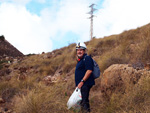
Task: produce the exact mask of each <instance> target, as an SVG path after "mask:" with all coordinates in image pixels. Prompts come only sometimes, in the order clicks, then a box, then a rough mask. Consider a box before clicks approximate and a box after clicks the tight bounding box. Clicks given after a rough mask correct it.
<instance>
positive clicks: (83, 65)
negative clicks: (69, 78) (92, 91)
mask: <svg viewBox="0 0 150 113" xmlns="http://www.w3.org/2000/svg"><path fill="white" fill-rule="evenodd" d="M93 67H94V63H93V59H92V58H91V57H90V56H88V55H87V54H84V55H83V58H82V59H80V61H78V63H77V65H76V70H75V83H76V86H77V85H78V84H79V83H80V82H81V80H82V79H83V77H84V75H85V73H86V71H87V70H92V71H93ZM83 85H89V86H92V85H95V81H94V78H93V75H92V74H91V75H90V77H89V78H88V79H87V80H86V81H85V83H84V84H83Z"/></svg>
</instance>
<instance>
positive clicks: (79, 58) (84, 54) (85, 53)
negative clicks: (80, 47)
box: [78, 53, 87, 61]
mask: <svg viewBox="0 0 150 113" xmlns="http://www.w3.org/2000/svg"><path fill="white" fill-rule="evenodd" d="M86 55H87V54H86V53H84V55H83V56H82V58H78V61H80V60H82V59H83V58H84V57H85V56H86Z"/></svg>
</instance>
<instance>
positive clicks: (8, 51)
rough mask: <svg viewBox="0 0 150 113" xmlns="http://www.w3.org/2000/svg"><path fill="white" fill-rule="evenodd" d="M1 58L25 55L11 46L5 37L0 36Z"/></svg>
mask: <svg viewBox="0 0 150 113" xmlns="http://www.w3.org/2000/svg"><path fill="white" fill-rule="evenodd" d="M0 56H10V57H18V56H23V54H22V53H21V52H20V51H19V50H17V49H16V48H15V47H14V46H13V45H11V44H10V43H9V42H8V41H7V40H6V39H5V37H4V36H0Z"/></svg>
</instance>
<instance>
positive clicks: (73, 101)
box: [67, 88, 82, 110]
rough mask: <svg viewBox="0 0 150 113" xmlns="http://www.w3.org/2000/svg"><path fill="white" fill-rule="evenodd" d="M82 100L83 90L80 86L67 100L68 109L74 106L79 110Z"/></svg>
mask: <svg viewBox="0 0 150 113" xmlns="http://www.w3.org/2000/svg"><path fill="white" fill-rule="evenodd" d="M81 100H82V97H81V90H80V89H79V88H76V89H75V90H74V92H73V93H72V95H71V96H70V98H69V100H68V102H67V106H68V109H70V108H71V107H72V108H74V109H77V110H79V109H80V102H81Z"/></svg>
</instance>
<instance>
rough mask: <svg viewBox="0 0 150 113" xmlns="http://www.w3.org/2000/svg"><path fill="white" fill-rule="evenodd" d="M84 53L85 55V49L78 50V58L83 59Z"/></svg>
mask: <svg viewBox="0 0 150 113" xmlns="http://www.w3.org/2000/svg"><path fill="white" fill-rule="evenodd" d="M84 53H85V50H84V49H77V56H78V57H79V58H82V57H83V55H84Z"/></svg>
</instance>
